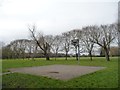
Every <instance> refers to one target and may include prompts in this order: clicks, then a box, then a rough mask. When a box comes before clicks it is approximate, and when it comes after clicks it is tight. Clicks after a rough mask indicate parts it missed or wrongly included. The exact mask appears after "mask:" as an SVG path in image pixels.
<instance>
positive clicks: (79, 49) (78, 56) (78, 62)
mask: <svg viewBox="0 0 120 90" xmlns="http://www.w3.org/2000/svg"><path fill="white" fill-rule="evenodd" d="M78 64H80V49H79V44H78Z"/></svg>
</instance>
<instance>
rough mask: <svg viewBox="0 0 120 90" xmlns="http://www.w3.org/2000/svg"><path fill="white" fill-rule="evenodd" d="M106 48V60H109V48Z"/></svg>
mask: <svg viewBox="0 0 120 90" xmlns="http://www.w3.org/2000/svg"><path fill="white" fill-rule="evenodd" d="M104 50H105V57H106V60H107V61H110V58H109V50H108V49H107V48H104Z"/></svg>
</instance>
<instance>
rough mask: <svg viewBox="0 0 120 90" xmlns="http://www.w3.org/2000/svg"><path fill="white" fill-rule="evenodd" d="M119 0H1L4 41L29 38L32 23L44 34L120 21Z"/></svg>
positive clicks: (0, 29) (0, 28)
mask: <svg viewBox="0 0 120 90" xmlns="http://www.w3.org/2000/svg"><path fill="white" fill-rule="evenodd" d="M117 9H118V0H0V41H4V42H5V43H6V42H7V43H8V42H10V41H12V40H15V39H21V38H29V31H28V28H27V26H28V24H29V25H32V24H36V26H37V28H38V31H42V32H43V33H44V34H53V35H56V34H60V33H62V32H64V31H69V30H72V29H80V28H81V27H83V26H86V25H94V24H97V25H100V24H111V23H114V22H116V21H117V12H118V10H117Z"/></svg>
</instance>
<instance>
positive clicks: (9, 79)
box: [2, 57, 118, 88]
mask: <svg viewBox="0 0 120 90" xmlns="http://www.w3.org/2000/svg"><path fill="white" fill-rule="evenodd" d="M52 64H69V65H78V62H77V61H76V60H75V59H74V58H69V59H68V60H65V59H64V58H58V59H57V60H54V59H51V60H50V61H46V60H45V59H44V58H41V59H39V58H37V59H35V60H28V59H25V60H22V59H15V60H13V59H9V60H3V61H2V72H7V71H8V70H7V69H8V68H19V67H32V66H41V65H52ZM79 65H81V66H103V67H107V68H106V69H104V70H100V71H97V72H94V73H91V74H87V75H83V76H80V77H76V78H74V79H71V80H68V81H62V80H56V79H51V78H47V77H42V76H35V75H29V74H20V73H12V74H6V75H3V77H2V79H3V82H2V86H3V88H117V87H118V58H117V57H112V58H111V61H110V62H108V61H106V60H105V58H104V57H94V58H93V61H90V60H89V58H88V57H82V58H81V59H80V64H79Z"/></svg>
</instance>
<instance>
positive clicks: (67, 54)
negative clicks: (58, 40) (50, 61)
mask: <svg viewBox="0 0 120 90" xmlns="http://www.w3.org/2000/svg"><path fill="white" fill-rule="evenodd" d="M67 56H68V53H67V52H66V55H65V57H66V58H65V60H67Z"/></svg>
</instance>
